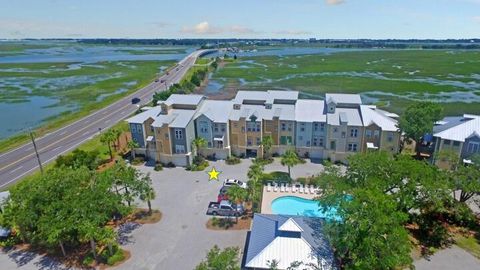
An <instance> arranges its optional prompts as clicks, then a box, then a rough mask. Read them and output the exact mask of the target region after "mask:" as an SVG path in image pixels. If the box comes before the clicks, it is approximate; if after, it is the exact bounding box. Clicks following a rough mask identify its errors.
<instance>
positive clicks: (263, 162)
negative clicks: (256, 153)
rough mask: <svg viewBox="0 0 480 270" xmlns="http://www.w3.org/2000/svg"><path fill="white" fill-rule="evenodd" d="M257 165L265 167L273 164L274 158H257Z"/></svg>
mask: <svg viewBox="0 0 480 270" xmlns="http://www.w3.org/2000/svg"><path fill="white" fill-rule="evenodd" d="M254 162H255V163H258V164H260V165H262V166H265V165H268V164H271V163H273V157H269V158H256V159H255V161H254Z"/></svg>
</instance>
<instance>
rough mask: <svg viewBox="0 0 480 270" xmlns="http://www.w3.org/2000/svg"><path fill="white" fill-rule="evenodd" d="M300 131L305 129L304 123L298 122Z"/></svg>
mask: <svg viewBox="0 0 480 270" xmlns="http://www.w3.org/2000/svg"><path fill="white" fill-rule="evenodd" d="M300 131H302V132H304V131H305V123H301V124H300Z"/></svg>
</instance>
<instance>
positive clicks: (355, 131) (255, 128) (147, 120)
mask: <svg viewBox="0 0 480 270" xmlns="http://www.w3.org/2000/svg"><path fill="white" fill-rule="evenodd" d="M298 95H299V93H298V92H296V91H239V92H238V93H237V95H236V97H235V98H234V99H233V100H208V99H206V98H205V97H204V96H201V95H179V94H173V95H171V96H170V97H169V98H168V99H167V100H166V101H160V102H159V104H158V106H156V107H153V108H147V109H146V111H144V112H142V113H140V114H137V115H135V116H134V117H132V118H130V119H128V120H127V121H128V123H129V124H130V130H131V133H132V138H133V140H134V141H136V142H137V143H138V145H139V147H138V148H137V149H136V150H135V152H136V154H140V155H144V156H146V157H147V158H148V159H153V160H155V161H156V162H161V163H170V162H172V163H173V164H175V165H177V166H187V165H189V164H191V162H192V142H193V140H194V139H195V138H197V137H202V138H204V139H205V140H206V141H207V146H206V147H204V148H202V149H201V150H200V151H201V153H202V154H203V155H205V156H211V157H215V158H216V159H226V158H227V157H228V156H230V155H235V156H253V157H261V156H262V155H263V148H262V145H261V143H262V138H263V137H265V136H271V137H272V139H273V147H272V149H271V150H270V151H271V152H272V153H275V154H282V153H284V152H285V151H286V150H287V149H295V150H296V151H297V153H298V154H299V155H300V156H302V157H310V158H315V159H330V160H332V161H345V160H346V158H347V157H348V156H349V155H351V154H354V153H357V152H363V151H367V150H375V149H382V150H385V151H389V152H392V153H397V152H398V151H399V143H400V133H399V132H398V128H397V127H396V125H397V121H396V118H397V117H398V116H397V115H396V114H393V113H389V112H386V111H384V110H380V109H378V108H376V107H375V106H373V105H364V104H362V100H361V98H360V96H359V95H353V94H326V95H325V100H310V99H299V98H298Z"/></svg>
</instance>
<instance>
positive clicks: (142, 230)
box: [116, 160, 251, 270]
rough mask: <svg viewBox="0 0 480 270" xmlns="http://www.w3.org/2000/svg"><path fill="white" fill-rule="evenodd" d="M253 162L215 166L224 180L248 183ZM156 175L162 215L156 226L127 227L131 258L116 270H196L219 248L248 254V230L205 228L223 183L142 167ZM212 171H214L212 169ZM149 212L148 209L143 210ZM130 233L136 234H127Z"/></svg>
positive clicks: (199, 174)
mask: <svg viewBox="0 0 480 270" xmlns="http://www.w3.org/2000/svg"><path fill="white" fill-rule="evenodd" d="M250 164H251V163H250V161H249V160H242V163H241V164H238V165H234V166H230V165H226V164H225V162H224V161H217V162H211V165H212V166H214V167H215V169H216V170H218V171H221V172H222V173H221V174H220V176H219V178H220V179H221V180H222V179H225V178H236V179H239V180H246V179H245V178H246V172H247V170H248V166H249V165H250ZM137 168H139V169H140V170H142V171H143V172H149V173H150V174H151V177H152V180H153V183H154V187H155V190H156V194H157V198H156V199H155V201H153V202H152V207H153V208H157V209H159V210H160V211H161V212H162V213H163V217H162V220H161V221H160V222H158V223H156V224H147V225H142V226H140V227H138V228H126V231H127V233H126V236H125V237H121V240H122V243H123V244H124V247H125V248H126V249H127V250H129V251H130V252H131V255H132V257H131V258H130V259H129V260H128V261H127V262H125V263H124V264H122V265H120V266H118V267H116V269H138V270H143V269H144V270H147V269H148V270H151V269H193V268H195V266H196V265H197V264H198V263H199V262H200V261H201V260H203V259H204V258H205V255H206V253H207V251H208V250H209V249H210V248H212V247H213V246H214V245H218V246H219V247H221V248H224V247H231V246H236V247H239V248H240V250H241V251H243V246H244V243H245V239H246V235H247V231H246V230H245V231H212V230H208V229H206V227H205V224H206V222H207V221H208V219H209V218H210V217H209V216H207V215H206V214H205V212H206V210H207V206H208V203H209V202H210V201H216V199H217V194H218V190H219V189H220V188H221V186H222V181H209V180H208V175H207V173H206V171H207V170H205V171H202V172H189V171H186V170H185V169H184V168H171V169H169V168H165V169H164V170H163V171H160V172H155V171H153V169H152V168H151V167H145V166H141V167H137ZM209 168H210V167H209ZM140 207H146V205H143V206H142V205H140ZM128 231H131V232H128Z"/></svg>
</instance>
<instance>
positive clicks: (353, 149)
mask: <svg viewBox="0 0 480 270" xmlns="http://www.w3.org/2000/svg"><path fill="white" fill-rule="evenodd" d="M348 151H349V152H357V144H356V143H349V144H348Z"/></svg>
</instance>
